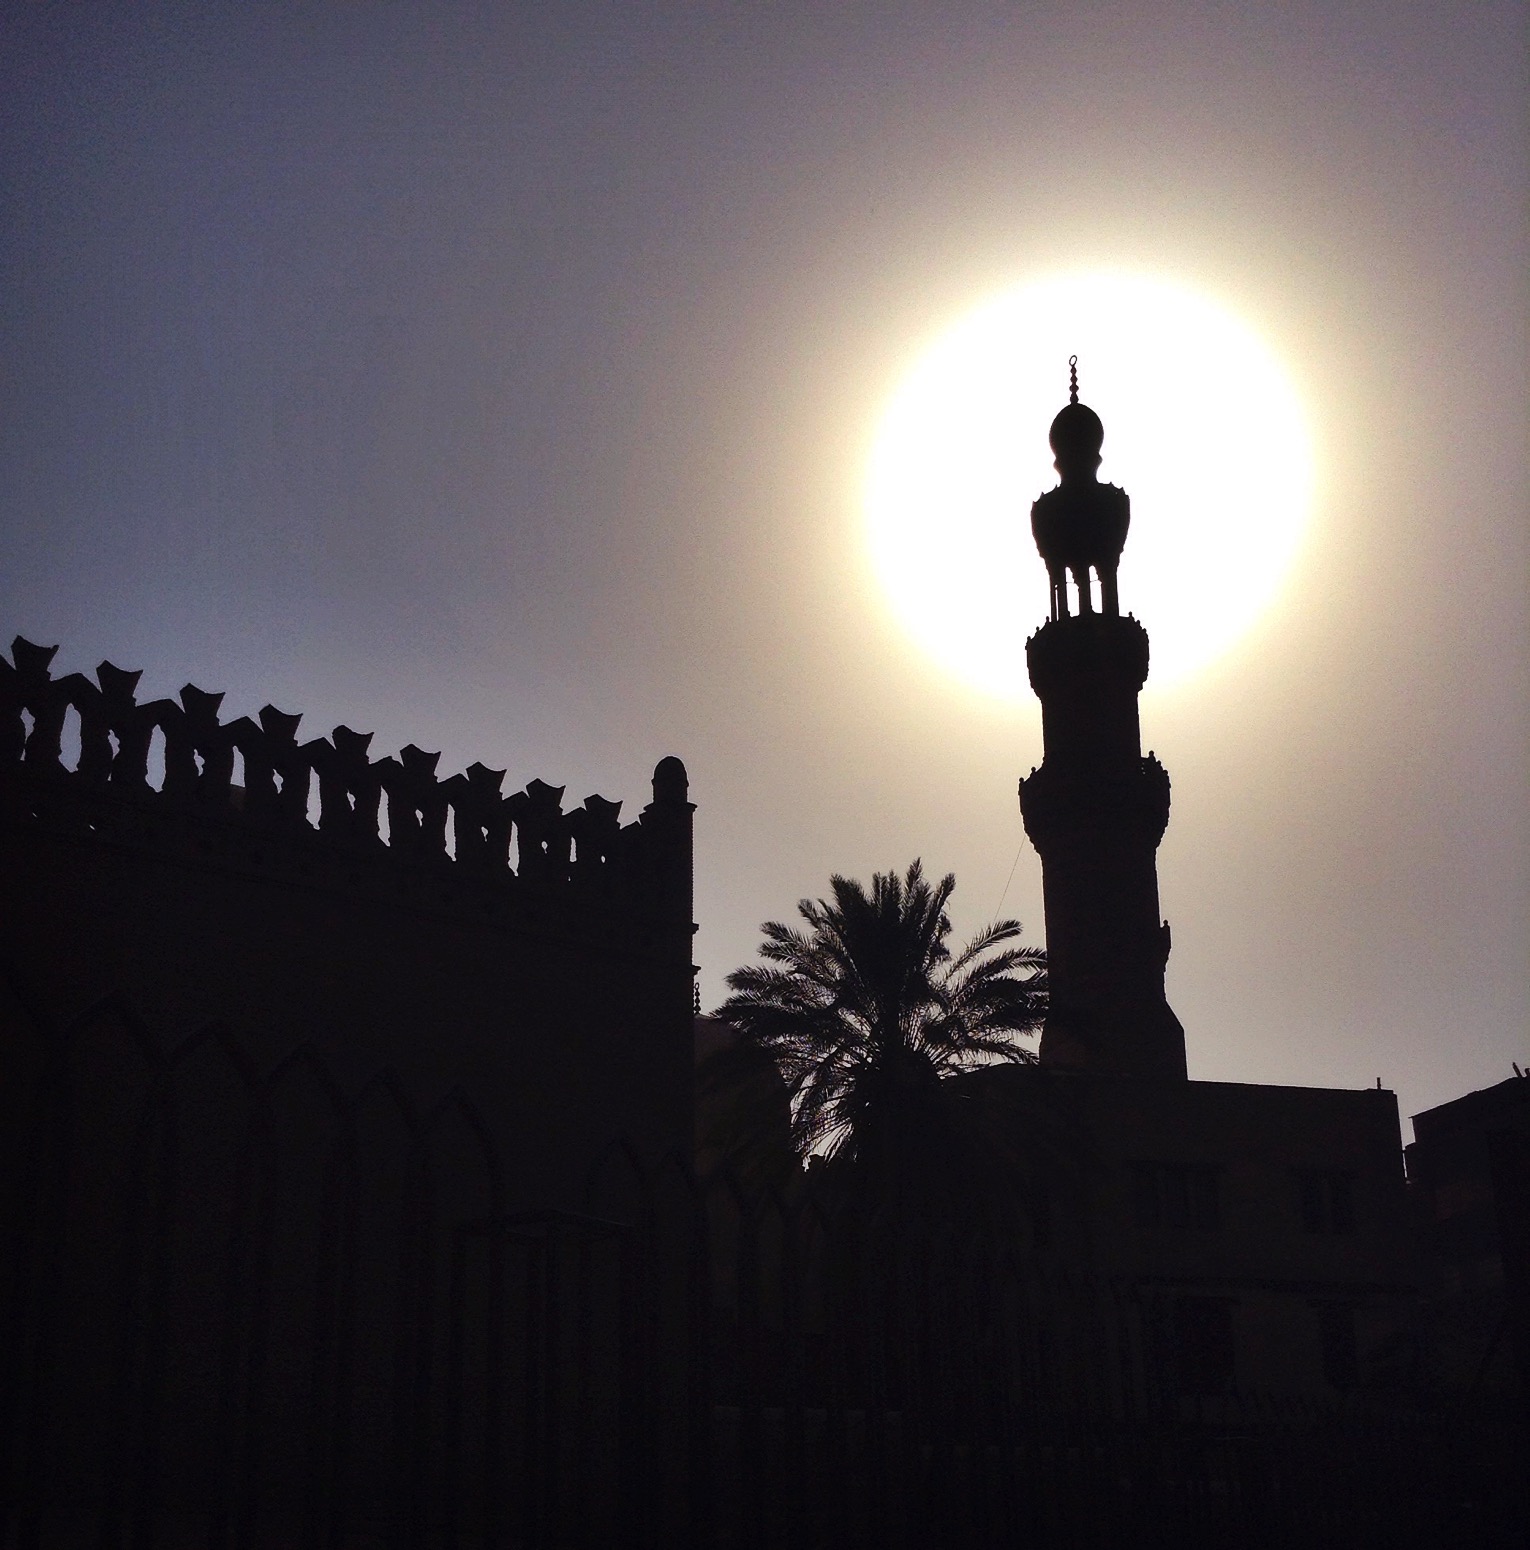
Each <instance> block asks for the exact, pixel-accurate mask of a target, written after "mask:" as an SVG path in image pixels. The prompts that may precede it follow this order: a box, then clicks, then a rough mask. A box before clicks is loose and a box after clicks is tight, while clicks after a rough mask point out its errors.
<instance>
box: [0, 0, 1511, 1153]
mask: <svg viewBox="0 0 1530 1550" xmlns="http://www.w3.org/2000/svg"><path fill="white" fill-rule="evenodd" d="M5 11H6V14H5V18H4V23H3V28H0V35H3V42H0V61H3V78H0V116H3V131H0V135H3V137H0V211H3V217H0V222H3V226H0V244H3V245H0V281H3V284H0V309H3V314H0V358H3V362H0V384H3V386H0V391H3V415H0V559H3V564H0V603H3V607H0V638H3V639H9V637H10V636H11V635H12V634H15V633H18V632H19V633H22V634H25V635H27V636H28V637H30V638H31V639H34V640H39V641H43V642H47V643H53V642H60V643H62V651H61V654H60V658H59V663H60V666H61V668H63V669H64V670H75V669H85V670H88V669H90V668H93V667H94V665H95V663H96V662H98V661H99V660H100V659H101V658H102V657H109V658H110V659H111V660H112V661H114V662H116V663H118V664H119V665H121V666H125V667H141V668H144V669H145V670H146V671H145V678H144V689H145V690H146V691H148V692H149V693H151V694H163V693H173V692H174V691H175V690H176V689H177V688H179V686H180V685H181V684H182V683H184V682H185V681H186V680H187V679H190V680H192V681H193V682H195V683H197V684H199V685H201V686H202V687H203V688H207V689H223V690H226V691H227V692H228V694H227V699H226V701H225V709H226V711H227V713H228V714H230V715H239V714H243V713H247V712H252V711H254V710H255V709H257V708H258V707H259V706H261V705H262V704H264V703H266V701H268V700H270V701H272V702H274V703H275V704H277V705H278V706H280V707H281V708H283V709H285V710H292V711H303V712H305V713H306V716H307V718H308V719H307V720H306V722H305V727H306V730H307V733H308V735H310V736H318V735H320V734H322V733H324V732H326V731H328V729H329V728H330V727H332V726H333V725H335V724H336V723H337V722H342V721H343V722H345V723H347V724H348V725H350V726H352V727H355V728H357V729H360V730H365V731H372V732H374V733H375V734H376V738H375V741H374V745H373V746H374V749H375V751H376V752H378V753H379V754H381V753H389V752H393V751H395V750H396V749H397V748H398V747H400V746H401V745H402V744H404V743H407V742H411V741H412V742H416V743H419V744H420V745H421V746H423V747H426V748H432V749H434V748H440V749H441V750H442V751H443V753H442V770H443V772H449V771H452V770H456V769H460V768H462V767H463V766H465V765H466V764H468V763H470V762H472V761H473V760H474V759H482V760H483V761H484V762H485V763H487V764H490V765H493V766H496V767H499V766H504V767H507V768H508V770H509V772H510V773H509V776H508V777H507V780H506V788H507V789H515V788H517V787H519V786H520V785H523V784H524V783H525V782H526V781H527V780H529V779H531V778H532V777H534V776H540V777H542V778H544V779H546V780H549V781H551V782H553V783H555V784H559V785H567V786H568V788H569V797H570V798H571V799H572V800H573V801H575V802H577V801H579V800H581V799H582V798H583V797H584V796H585V795H586V794H588V793H589V792H592V791H599V792H601V793H603V794H605V795H607V796H611V797H616V798H621V799H623V800H624V801H625V802H626V804H627V806H626V808H625V812H626V814H627V815H628V816H635V814H636V811H637V810H638V808H640V807H641V805H642V803H643V802H644V801H645V800H647V794H648V785H647V783H648V778H649V775H650V772H651V770H652V767H653V765H654V763H655V762H656V761H657V760H658V759H659V758H660V757H661V756H662V755H664V754H667V753H677V754H679V755H680V756H681V757H682V758H683V759H684V760H685V762H686V764H687V766H688V768H689V770H690V774H691V783H692V793H691V794H692V797H693V799H694V800H695V802H696V803H697V805H698V811H697V815H696V825H697V828H696V832H697V875H696V911H697V918H698V920H699V922H700V926H701V930H700V933H699V935H698V937H697V947H696V951H697V955H698V961H699V962H700V964H701V965H702V988H703V995H704V998H705V1000H706V1002H707V1004H708V1005H711V1004H713V1003H714V1002H715V1001H716V1000H717V999H719V998H720V996H721V994H722V988H723V987H722V980H723V976H724V975H725V974H726V973H727V972H728V970H730V969H732V968H734V967H736V966H737V965H738V964H739V963H741V962H743V961H745V960H747V959H748V958H750V957H751V956H752V954H753V951H754V947H755V945H756V943H757V941H758V931H757V928H758V925H759V923H760V922H761V921H762V920H765V919H766V918H780V917H784V916H786V915H788V914H790V913H791V912H792V910H793V908H794V906H795V903H796V901H797V899H798V898H800V897H801V896H803V895H805V894H815V895H816V894H818V893H821V892H822V891H823V890H824V889H825V887H826V884H827V880H828V877H829V874H830V873H831V872H834V871H843V872H848V873H850V874H852V875H856V876H860V877H863V878H864V877H869V875H870V873H871V872H872V871H873V870H878V869H886V868H888V867H893V866H898V867H901V866H903V865H905V864H906V863H907V862H908V861H909V860H910V859H911V858H912V857H914V856H915V855H919V856H922V857H923V858H924V860H925V863H926V865H927V867H929V868H931V869H933V870H935V871H936V872H941V871H945V870H948V869H949V870H954V871H955V872H956V874H957V879H958V887H957V894H956V901H955V902H956V906H957V908H956V917H957V926H958V930H959V931H960V932H961V933H963V934H965V933H967V932H968V931H970V930H971V929H973V928H975V927H976V926H977V925H979V924H980V923H982V922H983V921H985V920H986V919H987V918H989V917H990V916H991V915H992V914H993V912H994V910H995V908H996V907H997V906H998V904H999V901H1000V898H1001V895H1004V893H1005V885H1006V879H1007V878H1009V876H1010V872H1011V868H1012V866H1013V867H1014V876H1013V881H1012V882H1010V883H1009V887H1008V894H1007V897H1006V898H1005V905H1004V908H1005V913H1015V914H1019V915H1020V916H1021V918H1022V919H1023V920H1024V921H1025V923H1026V926H1027V928H1028V932H1029V933H1030V934H1031V935H1033V936H1034V937H1036V938H1037V939H1039V937H1040V935H1041V928H1042V917H1041V904H1040V868H1039V863H1038V861H1037V859H1036V857H1035V855H1034V853H1033V852H1032V851H1031V850H1030V849H1029V847H1028V846H1025V847H1023V848H1022V847H1021V838H1022V835H1021V827H1020V818H1019V811H1018V806H1017V803H1016V799H1015V783H1016V780H1017V778H1018V776H1019V775H1020V774H1022V773H1024V772H1025V771H1026V770H1028V769H1029V768H1030V767H1031V766H1032V765H1033V764H1035V763H1037V762H1038V760H1039V758H1040V719H1039V715H1038V713H1037V712H1036V709H1035V707H1034V704H1033V703H1031V704H1021V705H1015V704H1006V703H1003V702H998V701H995V700H992V699H989V698H985V697H983V696H982V695H980V694H978V693H976V692H975V691H972V690H969V689H966V688H964V687H963V686H962V685H961V684H960V683H958V682H955V681H953V680H952V679H951V678H949V677H948V676H947V675H946V674H945V672H944V671H943V670H942V669H940V668H938V667H936V666H935V665H934V664H932V663H931V662H929V661H928V660H926V659H925V658H924V657H923V656H922V655H921V653H920V650H919V648H917V647H916V646H914V645H913V644H912V643H911V641H910V639H909V637H908V636H907V634H906V632H905V631H904V630H903V628H902V626H901V625H900V624H899V623H898V621H897V620H896V619H895V618H894V617H893V616H892V615H891V613H890V611H889V609H888V608H887V606H886V605H885V603H884V601H883V599H882V597H881V596H880V594H879V592H878V590H877V588H876V586H875V584H874V582H873V580H872V578H871V574H870V570H869V567H868V561H867V556H866V549H865V544H864V539H863V523H862V511H861V491H862V481H863V475H864V468H865V459H866V454H867V450H868V447H869V445H870V442H871V438H872V436H873V433H874V430H875V427H876V423H877V419H878V416H879V414H880V413H881V411H882V408H883V406H884V404H885V403H886V401H887V399H888V396H889V394H890V393H891V392H892V390H893V389H894V387H895V386H896V384H897V382H898V380H899V378H900V375H901V373H902V372H903V371H904V370H906V369H907V367H908V365H909V364H910V363H911V362H912V361H913V360H914V359H915V358H916V357H917V356H918V354H919V352H920V350H921V349H922V348H923V346H924V345H925V344H926V343H927V341H928V340H929V339H930V338H931V337H932V336H933V335H934V334H936V333H938V332H939V331H940V330H941V329H942V328H943V327H945V326H946V325H948V324H949V323H950V322H951V321H953V320H954V319H956V318H958V317H960V316H961V315H962V313H963V312H965V311H966V310H967V309H969V308H970V307H973V306H975V305H977V304H978V303H980V302H982V301H983V300H984V299H985V298H987V297H989V296H991V295H993V294H994V293H996V292H998V291H1000V290H1003V289H1004V288H1005V287H1007V286H1011V285H1014V284H1016V283H1019V282H1022V281H1024V280H1026V279H1027V278H1029V277H1032V276H1034V275H1036V274H1039V273H1051V272H1056V271H1058V270H1060V269H1068V268H1070V267H1073V266H1093V265H1099V264H1109V265H1115V266H1125V267H1128V268H1140V269H1143V270H1146V271H1151V272H1153V273H1157V274H1161V275H1164V276H1169V277H1172V278H1175V279H1177V280H1178V281H1180V282H1183V283H1187V284H1191V285H1195V286H1200V287H1204V288H1205V290H1206V291H1207V292H1208V293H1209V294H1210V295H1212V296H1213V297H1215V298H1216V299H1217V300H1218V301H1219V302H1220V303H1221V304H1223V305H1225V306H1227V307H1230V308H1232V309H1233V310H1235V311H1237V312H1239V313H1240V315H1242V316H1245V317H1247V318H1248V319H1249V320H1250V321H1251V323H1253V324H1254V325H1256V326H1257V327H1258V328H1259V329H1260V330H1261V331H1262V332H1263V334H1264V336H1265V337H1266V338H1267V339H1268V340H1269V341H1270V342H1271V343H1272V344H1273V345H1274V346H1275V347H1276V348H1277V350H1278V351H1279V352H1280V353H1281V355H1282V357H1283V359H1284V360H1285V361H1286V363H1287V364H1288V366H1289V368H1290V370H1291V372H1292V375H1293V377H1294V378H1295V379H1296V380H1297V381H1298V383H1299V384H1300V386H1301V389H1302V392H1303V395H1304V398H1305V402H1306V406H1307V410H1308V413H1309V416H1310V419H1311V423H1312V425H1313V428H1314V431H1315V434H1316V449H1315V450H1316V457H1317V468H1318V475H1317V478H1318V508H1317V512H1316V516H1315V520H1314V523H1313V528H1312V536H1311V540H1310V542H1309V543H1308V545H1307V548H1306V550H1305V551H1304V554H1303V556H1302V559H1301V561H1300V563H1299V566H1298V570H1297V573H1296V574H1295V576H1294V577H1293V579H1292V582H1291V584H1290V586H1289V588H1288V589H1287V593H1286V596H1285V598H1284V601H1283V602H1282V603H1281V605H1280V606H1279V607H1278V609H1277V610H1276V611H1275V612H1274V613H1272V614H1271V615H1270V616H1268V618H1267V619H1266V620H1265V622H1264V624H1263V625H1262V626H1261V627H1260V628H1259V629H1258V630H1256V631H1255V632H1254V633H1253V634H1252V635H1251V636H1250V637H1249V638H1248V639H1247V640H1246V641H1245V643H1244V645H1243V647H1242V648H1241V649H1240V650H1238V651H1237V652H1235V653H1233V654H1232V655H1231V656H1229V657H1227V658H1226V659H1224V660H1223V662H1222V663H1221V664H1220V665H1219V667H1218V668H1217V669H1216V670H1214V671H1213V672H1211V673H1209V674H1207V675H1205V676H1203V677H1202V678H1200V679H1199V680H1197V681H1196V682H1195V683H1194V684H1192V685H1191V686H1189V687H1187V688H1185V689H1182V690H1179V691H1175V692H1173V693H1161V694H1158V695H1150V696H1149V697H1148V698H1146V699H1145V701H1144V742H1145V744H1146V745H1148V746H1151V747H1152V748H1154V749H1156V751H1157V753H1158V755H1159V757H1160V758H1161V759H1162V760H1163V761H1164V763H1165V764H1166V765H1167V767H1168V769H1169V772H1170V774H1171V776H1172V778H1173V782H1174V794H1173V802H1174V808H1173V816H1172V818H1171V822H1170V827H1169V832H1168V836H1167V838H1166V839H1165V842H1164V845H1163V848H1162V851H1161V852H1160V867H1159V876H1160V886H1161V892H1162V901H1163V909H1164V913H1165V914H1166V915H1167V916H1168V918H1169V920H1170V921H1171V923H1172V925H1173V929H1174V954H1173V957H1172V958H1171V960H1170V964H1169V995H1170V1000H1171V1002H1172V1004H1173V1005H1174V1007H1175V1009H1176V1010H1177V1011H1178V1013H1179V1014H1180V1017H1181V1019H1182V1020H1183V1022H1184V1024H1185V1027H1186V1032H1187V1038H1188V1045H1189V1056H1190V1070H1191V1074H1192V1076H1197V1077H1204V1078H1216V1079H1227V1080H1245V1081H1276V1082H1295V1083H1309V1084H1315V1085H1324V1084H1333V1085H1346V1086H1361V1085H1370V1084H1372V1083H1374V1082H1375V1080H1376V1078H1377V1077H1378V1076H1379V1077H1381V1078H1382V1080H1383V1082H1384V1083H1385V1084H1386V1085H1387V1086H1391V1087H1395V1088H1397V1089H1398V1092H1399V1096H1400V1100H1401V1102H1402V1105H1403V1109H1404V1113H1405V1114H1406V1113H1411V1112H1414V1111H1416V1110H1418V1109H1420V1108H1422V1107H1425V1106H1427V1105H1429V1104H1432V1103H1436V1102H1439V1101H1442V1100H1444V1099H1446V1098H1449V1097H1452V1096H1454V1095H1456V1094H1458V1093H1460V1092H1462V1091H1464V1090H1467V1089H1469V1088H1472V1087H1479V1086H1485V1085H1487V1084H1489V1083H1492V1082H1496V1081H1498V1080H1500V1079H1501V1078H1503V1077H1504V1076H1507V1075H1508V1074H1509V1063H1510V1061H1511V1060H1515V1059H1517V1060H1519V1061H1520V1062H1521V1064H1524V1063H1525V1061H1526V1057H1527V1054H1530V1032H1527V1029H1530V789H1527V787H1530V715H1527V702H1530V696H1527V682H1526V680H1527V672H1526V669H1527V665H1530V606H1527V601H1526V598H1527V579H1530V543H1527V525H1530V501H1527V481H1526V472H1525V470H1526V456H1527V450H1530V449H1527V436H1526V427H1527V413H1526V410H1527V383H1526V375H1527V362H1530V340H1527V327H1526V315H1527V307H1526V289H1525V282H1526V275H1527V273H1530V267H1527V260H1530V252H1527V248H1530V244H1527V240H1526V237H1527V216H1526V195H1527V186H1530V166H1527V163H1530V149H1527V147H1530V132H1527V131H1530V125H1527V122H1526V118H1527V108H1526V104H1527V101H1530V91H1527V86H1530V83H1527V79H1526V26H1527V13H1526V7H1525V6H1524V5H1507V4H1492V3H1473V4H1471V5H1468V6H1446V5H1440V4H1436V3H1431V4H1416V5H1415V4H1405V3H1391V4H1364V3H1355V4H1339V3H1329V4H1284V5H1281V4H1275V5H1267V6H1259V7H1252V6H1247V5H1242V4H1173V3H1170V0H1152V3H1142V4H1122V5H1103V4H1099V5H1095V4H1087V3H1083V0H1069V3H1067V4H1058V5H999V4H987V5H979V4H972V5H959V4H948V5H942V4H935V3H923V4H909V5H901V6H898V5H871V4H867V5H854V4H836V5H816V6H805V5H780V6H768V7H767V6H761V5H756V6H749V5H736V6H722V5H678V4H675V5H642V4H623V5H612V4H602V5H595V4H590V5H583V4H575V3H569V0H554V3H546V4H536V5H525V6H515V5H510V4H479V5H453V4H448V3H444V0H431V3H429V4H423V3H422V4H418V5H403V4H391V5H390V4H367V5H352V4H333V5H321V4H315V5H296V4H293V5H262V4H255V3H240V4H232V3H230V4H222V5H218V4H206V3H201V4H195V5H185V6H160V5H152V4H147V3H144V4H134V5H105V4H99V5H25V6H23V5H15V4H13V5H8V6H6V7H5ZM1059 388H1060V389H1061V382H1060V383H1059ZM1086 396H1087V394H1086ZM1059 401H1061V398H1060V397H1059ZM1193 425H1194V421H1193V413H1192V412H1191V409H1190V406H1187V415H1186V432H1187V434H1186V443H1185V447H1184V456H1185V457H1186V458H1187V459H1193V458H1194V457H1195V456H1196V447H1195V444H1194V438H1193V434H1192V432H1193ZM1045 429H1046V428H1045V425H1036V426H1024V427H1017V428H1016V434H1017V435H1020V434H1025V435H1031V436H1044V435H1045ZM1113 476H1114V477H1117V478H1119V479H1120V480H1121V482H1123V483H1125V484H1126V485H1127V487H1128V489H1129V488H1130V486H1131V479H1130V470H1129V469H1121V470H1116V471H1113ZM1036 493H1038V492H1037V491H1035V490H1029V489H1026V490H1017V491H1016V496H1015V499H1016V521H1017V522H1021V521H1024V520H1025V512H1026V510H1027V508H1028V506H1029V502H1030V500H1031V499H1032V498H1033V496H1034V495H1035V494H1036ZM1229 503H1230V505H1236V491H1235V490H1234V491H1230V492H1229ZM1238 584H1239V578H1238V577H1236V576H1229V577H1227V578H1226V585H1228V586H1230V587H1236V586H1237V585H1238ZM1013 596H1014V607H1015V608H1016V609H1017V610H1018V611H1019V613H1020V614H1021V615H1022V616H1023V617H1024V618H1025V619H1026V620H1027V621H1028V622H1034V623H1039V622H1040V621H1041V620H1042V618H1043V617H1044V616H1045V611H1046V596H1047V589H1046V579H1045V573H1044V572H1043V570H1042V568H1041V566H1040V563H1039V561H1037V562H1035V563H1033V564H1028V565H1027V566H1026V567H1024V568H1023V571H1022V573H1021V574H1017V575H1016V576H1015V578H1014V588H1013ZM1131 602H1132V600H1131V598H1130V597H1126V596H1123V606H1131ZM1143 622H1144V623H1145V624H1146V625H1147V627H1148V630H1149V632H1150V633H1151V631H1152V628H1153V619H1152V618H1151V617H1144V620H1143ZM1023 672H1024V666H1023V663H1022V662H1020V661H1017V662H1016V663H1015V673H1016V676H1017V678H1018V677H1020V676H1021V675H1023ZM1017 848H1018V849H1019V852H1020V853H1019V860H1018V865H1015V861H1016V853H1017ZM1405 1133H1406V1127H1405Z"/></svg>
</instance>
